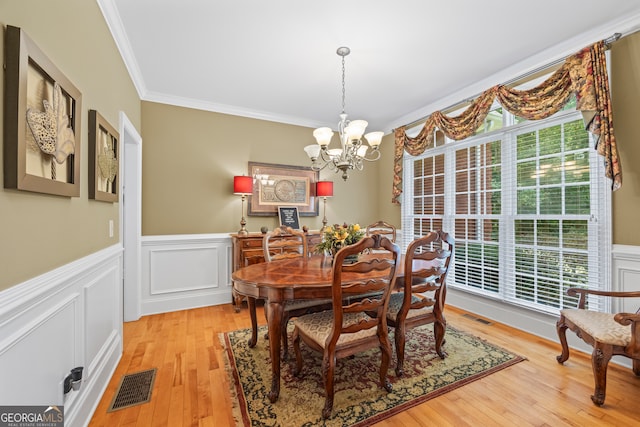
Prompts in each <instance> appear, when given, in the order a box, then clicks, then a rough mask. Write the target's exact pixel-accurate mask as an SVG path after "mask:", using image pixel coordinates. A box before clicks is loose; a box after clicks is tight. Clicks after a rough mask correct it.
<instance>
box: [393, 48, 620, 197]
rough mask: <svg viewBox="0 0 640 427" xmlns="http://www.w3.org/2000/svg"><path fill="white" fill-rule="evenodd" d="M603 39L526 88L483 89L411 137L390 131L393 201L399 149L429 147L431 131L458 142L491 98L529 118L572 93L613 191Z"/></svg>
mask: <svg viewBox="0 0 640 427" xmlns="http://www.w3.org/2000/svg"><path fill="white" fill-rule="evenodd" d="M604 51H605V45H604V42H602V41H601V42H598V43H596V44H594V45H592V46H589V47H586V48H584V49H582V50H581V51H580V52H578V53H576V54H575V55H573V56H570V57H569V58H567V59H566V60H565V62H564V64H563V65H562V66H561V67H560V68H559V69H558V70H557V71H556V72H555V73H553V75H552V76H551V77H549V78H548V79H547V80H545V81H544V82H543V83H541V84H540V85H538V86H536V87H535V88H533V89H529V90H524V91H520V90H516V89H512V88H509V87H507V86H504V85H498V86H494V87H492V88H491V89H488V90H486V91H485V92H483V93H482V94H481V95H480V96H479V97H478V98H476V99H475V100H474V101H473V102H472V104H471V105H470V106H469V107H468V108H467V109H466V110H465V111H464V112H463V113H461V114H460V115H458V116H455V117H449V116H446V115H445V114H443V113H442V112H441V111H436V112H434V113H433V114H432V115H431V116H429V117H428V118H427V119H426V122H425V124H424V126H423V128H422V130H421V131H420V133H419V134H418V135H417V136H415V137H413V138H411V137H409V136H407V134H406V132H405V127H404V126H403V127H400V128H398V129H396V131H395V151H394V165H393V199H392V201H393V203H400V202H399V196H400V194H401V193H402V156H403V152H404V151H406V152H407V153H409V154H411V155H413V156H416V155H419V154H421V153H423V152H424V151H425V150H426V149H427V148H431V147H433V135H434V131H435V129H436V128H437V129H440V130H441V131H442V132H443V133H444V134H445V135H446V136H447V137H448V138H451V139H454V140H461V139H464V138H467V137H469V136H471V135H473V134H474V133H475V131H476V130H477V129H478V127H480V125H481V124H482V123H483V122H484V119H485V117H486V116H487V114H488V113H489V109H490V108H491V105H492V104H493V101H494V100H495V99H497V100H498V102H499V103H500V105H502V106H503V107H504V108H505V109H506V110H507V111H509V112H510V113H512V114H515V115H517V116H519V117H524V118H526V119H529V120H540V119H544V118H546V117H549V116H551V115H553V114H555V113H557V112H558V111H560V109H561V108H562V106H563V105H564V104H565V103H566V102H567V100H568V99H569V97H570V96H571V94H572V93H575V95H576V99H577V106H576V109H578V110H580V111H581V112H582V115H583V119H584V122H585V127H586V129H587V130H588V131H589V132H591V133H592V134H594V135H595V136H596V138H597V139H596V149H597V150H598V153H599V154H600V155H601V156H603V158H604V162H605V174H606V176H607V177H608V178H610V179H611V180H612V188H613V190H614V191H615V190H617V189H618V188H620V186H621V185H622V169H621V166H620V159H619V157H618V150H617V147H616V140H615V136H614V133H613V120H612V116H611V96H610V92H609V78H608V76H607V67H606V60H605V54H604Z"/></svg>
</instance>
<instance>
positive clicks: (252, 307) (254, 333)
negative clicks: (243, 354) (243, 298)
mask: <svg viewBox="0 0 640 427" xmlns="http://www.w3.org/2000/svg"><path fill="white" fill-rule="evenodd" d="M247 306H248V308H249V316H250V317H251V338H249V347H250V348H253V347H255V346H256V343H257V342H258V318H257V316H256V299H255V298H252V297H247Z"/></svg>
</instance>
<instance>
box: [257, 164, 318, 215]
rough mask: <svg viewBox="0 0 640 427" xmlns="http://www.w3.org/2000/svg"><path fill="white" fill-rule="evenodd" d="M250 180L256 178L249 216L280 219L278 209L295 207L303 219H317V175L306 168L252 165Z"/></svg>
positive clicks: (316, 172)
mask: <svg viewBox="0 0 640 427" xmlns="http://www.w3.org/2000/svg"><path fill="white" fill-rule="evenodd" d="M249 176H252V177H253V193H252V194H251V198H250V199H249V210H248V214H249V215H253V216H277V215H278V207H279V206H283V207H287V206H295V207H296V208H297V210H298V213H299V215H300V216H318V198H317V197H316V196H315V187H316V182H317V181H318V178H319V172H318V171H314V170H313V169H311V168H310V167H304V166H287V165H278V164H270V163H257V162H249Z"/></svg>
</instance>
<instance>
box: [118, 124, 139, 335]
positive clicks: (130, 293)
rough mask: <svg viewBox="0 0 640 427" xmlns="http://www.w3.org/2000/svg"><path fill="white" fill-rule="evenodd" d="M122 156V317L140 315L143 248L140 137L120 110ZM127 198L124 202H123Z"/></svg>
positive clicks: (133, 317)
mask: <svg viewBox="0 0 640 427" xmlns="http://www.w3.org/2000/svg"><path fill="white" fill-rule="evenodd" d="M119 131H120V139H121V141H122V154H123V155H122V159H123V161H122V162H121V166H120V168H121V170H120V176H121V177H122V179H121V180H120V200H119V201H120V227H119V229H120V241H121V242H122V246H123V249H124V254H123V257H122V299H123V303H122V307H123V315H122V318H123V320H124V321H125V322H130V321H134V320H138V319H139V318H140V311H141V310H140V299H141V296H140V293H141V283H142V274H141V265H140V263H141V248H142V242H141V241H142V137H141V136H140V134H139V133H138V131H137V130H136V128H135V126H134V125H133V123H131V121H130V120H129V118H128V117H127V115H126V114H125V113H124V111H120V129H119ZM125 200H126V202H125Z"/></svg>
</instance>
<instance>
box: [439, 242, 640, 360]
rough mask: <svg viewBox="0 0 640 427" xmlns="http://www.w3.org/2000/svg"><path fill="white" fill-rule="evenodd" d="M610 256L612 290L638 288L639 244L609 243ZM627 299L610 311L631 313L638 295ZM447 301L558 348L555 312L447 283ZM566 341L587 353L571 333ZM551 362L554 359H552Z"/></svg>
mask: <svg viewBox="0 0 640 427" xmlns="http://www.w3.org/2000/svg"><path fill="white" fill-rule="evenodd" d="M611 256H612V262H611V270H612V273H611V276H612V277H611V288H612V290H615V291H632V290H640V246H626V245H613V247H612V255H611ZM628 300H629V301H627V302H626V306H624V307H622V306H620V305H619V306H617V307H616V306H614V307H612V311H613V312H614V313H615V312H619V311H622V309H623V308H624V309H625V310H627V311H630V312H632V313H634V312H635V311H636V310H637V309H638V306H640V299H638V298H632V299H628ZM447 304H449V305H452V306H455V307H459V308H461V309H463V310H467V311H470V312H472V313H475V314H477V315H479V316H482V317H485V318H487V319H491V320H494V321H496V322H500V323H504V324H507V325H510V326H513V327H515V328H518V329H521V330H523V331H526V332H529V333H532V334H534V335H537V336H540V337H543V338H546V339H549V340H551V341H555V342H558V349H560V344H559V341H558V335H557V332H556V322H557V320H558V317H557V316H551V315H549V314H545V313H539V312H535V311H532V310H529V309H525V308H520V307H516V306H513V305H511V304H505V303H502V302H500V301H495V300H492V299H489V298H484V297H481V296H477V295H474V294H471V293H469V292H465V291H461V290H458V289H454V288H451V287H450V288H448V290H447ZM454 326H455V325H454ZM567 341H568V343H569V346H570V347H572V348H575V349H577V350H580V351H583V352H586V353H589V354H591V351H592V348H591V347H590V346H588V345H587V344H585V343H584V342H583V341H582V340H580V339H579V338H577V337H576V336H575V334H574V333H572V332H568V333H567ZM558 354H559V353H558ZM612 360H613V361H614V362H615V363H619V364H621V365H625V366H631V365H630V362H629V359H627V358H623V357H618V356H614V358H613V359H612ZM552 362H553V363H556V362H555V359H554V360H552Z"/></svg>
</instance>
